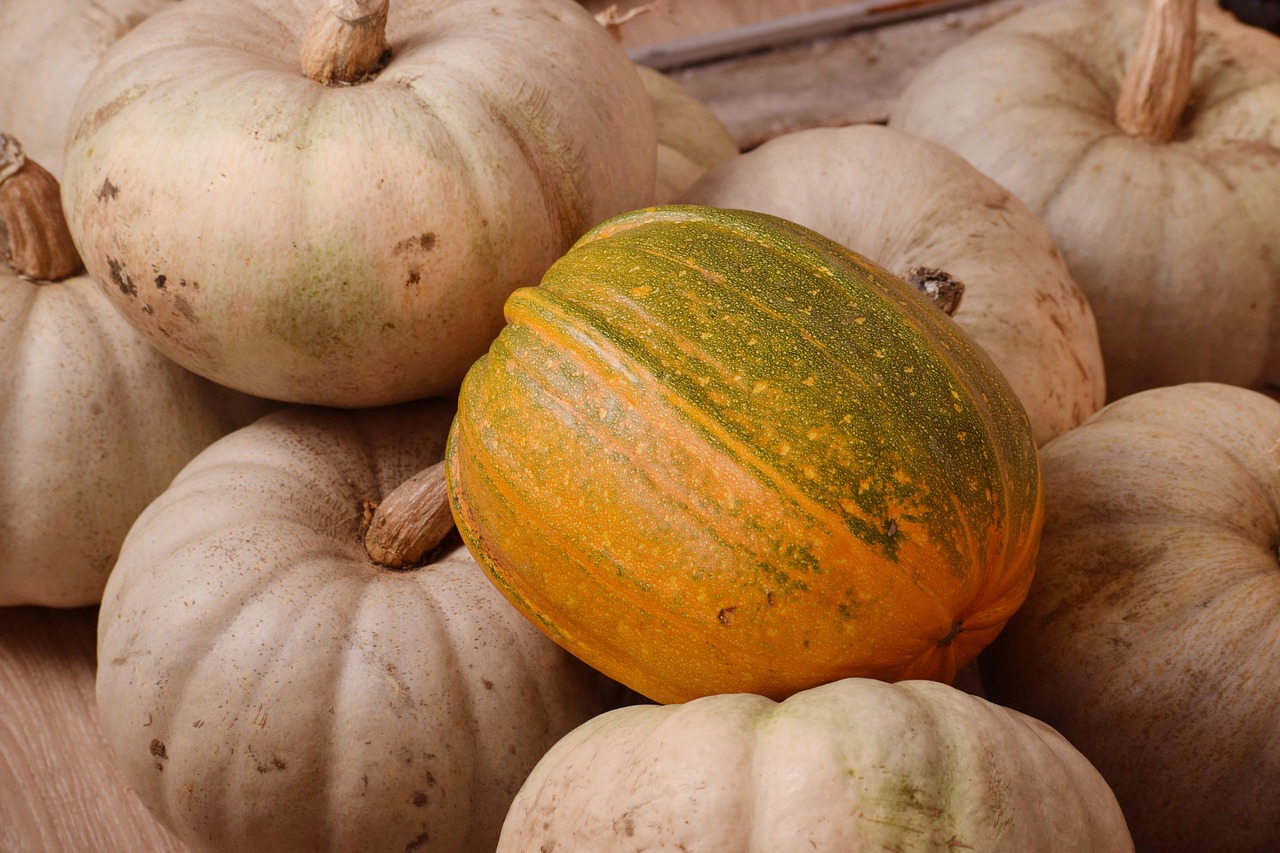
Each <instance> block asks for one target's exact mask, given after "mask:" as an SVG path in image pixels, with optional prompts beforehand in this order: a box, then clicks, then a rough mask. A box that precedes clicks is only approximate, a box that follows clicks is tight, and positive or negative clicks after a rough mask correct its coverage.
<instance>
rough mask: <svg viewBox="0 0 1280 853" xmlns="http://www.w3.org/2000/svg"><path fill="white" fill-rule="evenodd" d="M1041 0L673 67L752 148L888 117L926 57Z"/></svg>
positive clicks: (988, 0) (993, 4) (991, 1)
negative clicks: (815, 130)
mask: <svg viewBox="0 0 1280 853" xmlns="http://www.w3.org/2000/svg"><path fill="white" fill-rule="evenodd" d="M1042 2H1045V0H983V1H982V2H979V3H977V4H975V5H972V6H966V7H964V8H962V9H958V10H955V11H950V12H943V13H940V14H936V15H930V16H927V17H923V18H915V19H911V20H908V21H902V22H899V23H895V24H888V25H884V26H879V27H875V28H873V29H869V30H862V31H857V32H853V33H847V34H844V35H839V36H833V37H830V38H823V39H814V40H810V41H807V42H803V43H799V44H792V45H787V46H783V47H779V48H775V49H772V50H767V51H760V52H755V53H751V54H747V55H743V56H737V57H732V58H729V59H724V60H719V61H716V62H710V63H704V64H700V65H694V66H691V67H688V68H683V69H679V70H671V71H668V72H667V73H668V74H669V75H670V76H671V77H672V78H673V79H674V80H675V81H676V82H677V83H679V84H680V85H681V86H683V87H684V88H685V89H687V90H688V91H689V92H690V93H692V94H693V95H694V96H695V97H697V98H698V99H699V100H701V101H702V102H703V103H704V104H706V105H707V106H708V107H710V109H711V111H712V112H714V113H715V114H716V115H717V116H718V117H719V118H720V120H721V121H722V122H724V124H725V126H726V127H727V128H728V129H729V132H730V134H732V135H733V138H734V140H735V141H736V142H737V143H738V145H739V147H741V148H743V149H744V150H747V149H750V148H753V147H755V146H757V145H759V144H761V143H762V142H765V141H767V140H769V139H771V138H773V137H774V136H778V135H779V134H782V133H788V132H792V131H796V130H802V129H804V128H808V127H831V126H843V125H849V124H860V123H876V122H884V121H885V120H887V119H888V116H889V110H890V107H891V106H892V104H893V103H894V101H895V100H896V99H897V98H898V96H899V95H900V94H901V93H902V90H903V89H904V88H905V87H906V85H907V83H908V81H909V80H910V79H911V78H912V76H913V75H914V74H915V73H916V72H917V71H918V70H920V69H921V68H923V67H924V66H925V65H926V64H927V63H928V62H931V61H932V60H933V59H934V58H936V57H937V56H938V55H939V54H941V53H942V52H943V51H945V50H947V49H948V48H950V47H952V46H953V45H956V44H959V43H960V42H961V41H963V40H965V39H967V38H969V37H970V36H972V35H974V34H975V33H977V32H979V31H980V30H982V29H985V28H986V27H989V26H991V25H992V24H994V23H996V22H997V21H1000V20H1003V19H1004V18H1006V17H1008V16H1009V15H1011V14H1013V13H1014V12H1017V11H1020V10H1022V9H1024V8H1027V7H1029V6H1033V5H1036V4H1038V3H1042ZM625 26H627V25H624V27H623V29H624V31H625Z"/></svg>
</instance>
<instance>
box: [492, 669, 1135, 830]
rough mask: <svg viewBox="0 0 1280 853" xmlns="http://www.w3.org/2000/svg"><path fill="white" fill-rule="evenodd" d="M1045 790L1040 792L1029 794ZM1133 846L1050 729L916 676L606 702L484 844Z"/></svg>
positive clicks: (1117, 816) (1106, 795)
mask: <svg viewBox="0 0 1280 853" xmlns="http://www.w3.org/2000/svg"><path fill="white" fill-rule="evenodd" d="M1046 801H1047V802H1049V803H1051V805H1049V806H1046ZM553 849H554V850H557V851H563V853H575V851H580V852H581V853H586V852H587V851H598V850H609V851H617V853H623V851H641V850H682V851H688V853H712V851H723V850H738V851H743V853H754V851H780V850H810V849H812V850H951V849H972V850H987V851H1010V852H1011V853H1012V851H1017V853H1024V851H1035V850H1044V851H1065V850H1078V851H1081V853H1084V852H1085V851H1088V853H1102V851H1122V850H1130V851H1131V850H1133V842H1132V841H1131V840H1130V838H1129V833H1128V831H1127V830H1126V829H1125V824H1124V817H1123V816H1122V815H1121V813H1120V808H1119V806H1117V805H1116V800H1115V797H1114V796H1113V795H1112V793H1111V791H1110V789H1109V788H1108V787H1107V783H1106V782H1105V781H1103V779H1102V777H1101V776H1099V775H1098V772H1097V771H1096V770H1095V769H1094V768H1093V766H1092V765H1090V764H1089V762H1088V761H1087V760H1086V759H1085V758H1084V757H1083V756H1082V755H1080V753H1079V752H1077V751H1076V750H1075V749H1074V748H1072V746H1071V745H1070V744H1069V743H1067V741H1066V740H1065V739H1064V738H1063V737H1062V736H1061V735H1059V734H1058V733H1057V732H1055V731H1054V730H1053V729H1051V728H1050V727H1048V726H1046V725H1044V724H1043V723H1041V722H1039V721H1037V720H1034V719H1032V718H1030V717H1027V716H1024V715H1022V714H1020V713H1018V712H1017V711H1011V710H1009V709H1007V708H1001V707H999V706H998V705H993V704H991V703H989V702H986V701H984V700H982V699H979V698H977V697H975V696H970V695H968V694H967V693H963V692H961V691H959V690H955V689H954V688H951V687H947V686H946V685H943V684H938V683H937V682H932V681H906V682H902V683H900V684H885V683H883V682H880V681H874V680H870V679H858V678H851V679H846V680H843V681H838V682H834V683H832V684H826V685H823V686H821V687H815V688H813V689H811V690H806V691H804V692H801V693H797V694H795V695H794V696H792V697H791V698H789V699H787V700H786V701H784V702H782V703H775V702H772V701H770V700H768V699H766V698H764V697H762V696H753V695H750V694H736V695H720V696H707V697H704V698H701V699H695V700H693V701H691V702H688V703H686V704H683V705H666V706H659V705H648V706H635V707H629V708H620V709H617V710H615V711H611V712H609V713H607V714H604V715H602V716H600V717H596V718H595V719H593V720H590V721H588V722H586V723H584V724H582V725H581V726H579V727H578V728H576V729H574V730H573V731H572V732H570V733H569V734H568V735H566V736H565V737H564V738H563V739H562V740H561V741H560V742H559V743H557V744H556V745H555V746H554V747H552V748H551V750H550V751H549V752H548V753H547V754H546V755H545V756H544V757H543V759H542V760H541V761H540V762H538V765H537V767H535V768H534V770H533V772H532V773H531V774H530V775H529V778H528V780H527V781H526V782H525V784H524V786H523V787H522V788H521V789H520V793H519V794H518V795H517V796H516V800H515V802H514V803H513V804H512V807H511V811H510V813H509V814H508V815H507V820H506V823H505V824H504V826H503V829H502V838H501V840H500V842H499V844H498V850H499V851H500V853H502V851H511V853H523V851H527V850H553Z"/></svg>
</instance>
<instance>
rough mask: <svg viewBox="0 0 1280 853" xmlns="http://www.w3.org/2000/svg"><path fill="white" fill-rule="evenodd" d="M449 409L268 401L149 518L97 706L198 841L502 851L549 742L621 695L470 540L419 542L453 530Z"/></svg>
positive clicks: (107, 644)
mask: <svg viewBox="0 0 1280 853" xmlns="http://www.w3.org/2000/svg"><path fill="white" fill-rule="evenodd" d="M452 415H453V408H452V406H451V405H449V404H446V403H445V402H443V401H425V402H422V403H416V404H408V405H405V406H400V407H396V408H393V409H374V410H365V411H359V412H335V411H326V410H322V409H289V410H285V411H282V412H277V413H275V414H272V415H268V416H266V417H265V418H262V419H261V420H259V421H257V422H256V423H254V424H251V425H250V426H248V427H245V428H244V429H242V430H239V431H237V432H235V433H233V434H232V435H230V436H227V437H226V438H225V439H223V440H222V441H220V442H217V443H216V444H214V445H213V446H211V447H210V448H209V449H208V450H206V451H205V452H204V453H202V454H200V455H199V456H197V457H196V458H195V459H194V460H192V462H191V463H190V464H189V465H188V466H187V467H186V468H184V469H183V470H182V472H181V473H180V474H179V475H178V476H177V477H176V478H174V481H173V484H172V485H171V486H170V487H169V488H168V489H167V490H166V491H165V492H164V493H163V494H162V495H160V497H158V498H157V499H156V500H155V501H154V502H153V503H152V504H151V506H149V507H148V508H147V510H146V512H144V513H143V515H142V517H141V518H139V519H138V522H137V523H136V524H135V525H134V527H133V529H132V531H131V532H130V534H129V538H128V539H127V540H126V542H125V544H124V547H123V548H122V549H121V553H120V560H119V562H118V563H117V564H116V568H115V570H114V571H113V572H112V573H111V578H110V580H109V581H108V584H107V589H106V592H105V594H104V596H103V602H102V612H101V616H100V618H99V624H98V656H99V659H100V661H101V665H100V666H99V668H98V680H97V696H98V707H99V710H100V713H101V720H102V728H103V731H104V732H105V734H106V740H107V743H108V745H109V746H110V747H111V749H112V751H113V753H114V754H115V756H116V759H117V762H118V765H119V767H120V768H121V770H122V772H123V774H124V776H125V778H126V779H127V780H128V782H129V784H130V785H131V786H132V787H133V788H134V789H135V790H136V791H137V792H138V795H139V796H140V797H141V798H142V801H143V802H144V803H146V805H147V806H148V808H150V809H151V810H152V811H153V812H154V813H155V814H156V815H157V816H158V817H159V818H160V819H161V820H162V821H163V822H164V823H165V825H166V826H168V827H170V828H171V829H172V830H173V831H174V832H175V834H177V835H178V836H179V837H180V838H181V839H182V840H183V841H185V842H186V843H187V844H190V845H191V846H192V847H194V848H196V849H199V850H209V851H237V853H251V851H262V853H279V851H286V850H287V851H315V850H330V851H338V850H342V851H346V850H369V851H384V850H395V851H399V850H405V851H417V853H432V851H443V853H490V851H492V850H493V848H494V845H495V843H496V842H497V838H498V832H499V829H500V827H501V823H502V817H503V814H504V813H505V812H506V809H507V805H508V804H509V803H510V802H511V799H512V798H513V797H514V796H515V793H516V791H517V790H518V788H519V786H520V784H521V783H522V782H523V781H524V778H525V776H526V775H527V774H528V772H529V770H530V769H532V767H533V765H534V764H535V763H536V762H537V760H538V758H540V757H541V756H542V754H543V753H544V752H545V751H546V750H547V749H549V748H550V747H551V745H552V744H554V743H555V742H556V740H557V739H558V738H559V737H561V736H562V735H563V734H565V733H566V732H568V731H569V730H571V729H572V728H573V727H574V726H576V725H579V724H581V723H582V722H584V721H585V720H587V719H589V718H590V717H592V716H595V715H596V714H599V713H601V712H603V711H604V710H606V709H607V708H608V707H609V705H608V704H607V703H606V698H607V697H606V692H607V693H608V694H612V693H613V692H615V691H614V685H607V684H604V683H603V680H602V679H600V678H599V676H598V674H596V673H594V672H591V671H590V670H589V669H588V668H587V667H585V666H583V665H582V664H581V663H580V662H579V661H577V660H574V659H573V658H572V657H571V656H569V655H568V654H566V653H565V652H564V651H563V650H561V649H559V648H557V647H556V646H555V644H554V643H552V642H550V641H549V640H547V638H546V637H544V636H543V635H542V634H540V633H538V631H537V630H535V629H534V628H533V626H532V625H530V624H529V623H528V622H527V621H526V620H525V619H524V618H522V617H521V616H520V614H519V613H517V612H516V611H515V610H514V609H512V608H511V607H510V606H509V605H508V604H507V602H506V601H505V600H504V599H503V598H502V596H500V595H499V594H498V593H497V591H496V590H495V589H494V588H493V586H492V585H491V584H489V583H488V581H486V580H485V578H484V575H483V574H482V573H481V572H480V570H479V569H477V568H476V565H475V562H474V561H473V560H472V559H471V558H470V555H468V554H467V551H466V549H465V548H463V547H462V545H461V543H459V542H458V541H457V539H456V537H455V538H453V539H452V540H450V541H449V542H447V543H445V544H442V545H441V546H440V547H439V548H437V549H435V550H428V552H427V554H426V555H425V559H421V557H423V556H424V555H422V554H417V555H415V554H413V553H412V552H411V551H410V550H408V549H407V548H406V547H405V546H406V544H412V543H411V542H410V541H409V540H411V539H413V540H416V538H417V537H416V536H406V535H404V534H414V533H415V532H416V528H417V526H418V522H420V521H422V520H424V519H426V520H430V519H435V518H442V519H443V520H444V525H445V526H444V527H443V528H433V526H432V525H428V529H427V532H431V530H432V529H434V533H435V537H434V538H435V539H436V540H438V539H439V538H440V536H442V535H443V534H444V533H445V532H446V531H451V530H452V527H453V525H452V522H451V519H450V517H449V508H448V502H447V500H446V499H445V490H444V472H443V470H442V466H441V465H440V458H441V455H442V454H443V451H444V442H445V433H446V431H447V430H448V427H449V423H450V420H451V418H452ZM414 472H420V473H419V475H416V476H415V475H414ZM424 473H425V475H426V476H425V477H424V476H423V474H424ZM420 485H421V486H424V487H425V490H424V491H423V492H422V494H423V495H424V496H425V497H426V498H429V500H426V501H421V502H419V501H416V500H414V499H413V497H414V496H415V495H417V494H418V487H419V486H420ZM406 490H407V491H408V494H409V496H410V499H409V500H407V501H401V497H402V496H403V495H405V493H406ZM417 503H422V504H423V507H424V509H426V510H427V511H425V512H421V513H419V512H416V511H415V512H409V513H405V514H403V515H401V514H398V513H393V512H391V511H390V510H388V509H387V508H388V507H397V506H399V507H404V506H408V507H410V508H416V507H415V505H416V504H417ZM374 504H376V505H377V508H376V509H373V505H374ZM388 518H394V519H396V520H397V521H396V523H394V524H392V523H390V522H388V523H386V524H384V523H382V522H383V521H386V520H387V519H388ZM366 522H367V523H366ZM400 522H404V523H403V524H401V523H400ZM388 530H390V531H392V532H393V533H395V535H394V536H393V537H391V538H390V539H389V540H388V539H384V538H382V537H381V536H379V535H377V533H376V532H377V531H388ZM379 543H382V544H386V545H389V546H391V547H390V548H378V547H372V546H373V545H375V544H379ZM431 544H434V543H428V548H430V545H431ZM375 555H376V556H375ZM391 557H394V558H395V559H390V558H391ZM401 557H408V558H409V559H408V560H407V561H406V560H402V559H400V558H401Z"/></svg>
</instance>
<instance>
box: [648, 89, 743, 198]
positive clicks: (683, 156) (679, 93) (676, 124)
mask: <svg viewBox="0 0 1280 853" xmlns="http://www.w3.org/2000/svg"><path fill="white" fill-rule="evenodd" d="M636 72H637V73H638V74H639V75H640V80H641V81H642V82H643V83H644V88H645V91H646V92H648V93H649V100H650V102H651V103H652V104H653V116H654V120H655V121H656V123H657V133H658V177H657V184H656V186H655V190H654V197H653V203H654V204H670V203H671V202H673V201H675V200H676V199H678V198H679V197H680V194H681V193H683V192H684V191H685V190H687V189H688V188H689V187H690V185H692V184H693V182H694V181H696V180H698V178H700V177H702V175H703V173H704V172H706V171H707V170H708V169H710V168H711V167H713V166H716V165H718V164H720V163H723V162H724V161H725V160H728V159H730V158H732V157H734V156H735V155H736V154H738V143H736V142H734V141H733V136H731V135H730V133H729V129H728V128H727V127H725V126H724V123H723V122H721V121H720V119H719V117H718V116H716V114H715V113H713V112H712V111H711V110H710V109H709V108H708V107H707V106H706V104H704V103H702V101H700V100H698V99H697V98H696V97H694V95H693V94H691V93H690V92H689V91H688V90H687V89H685V88H684V87H683V86H681V85H680V84H679V83H677V82H676V81H675V80H673V79H672V78H670V77H668V76H667V75H666V74H663V73H662V72H661V71H657V70H655V69H653V68H650V67H648V66H647V65H637V66H636Z"/></svg>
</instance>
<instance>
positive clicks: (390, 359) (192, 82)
mask: <svg viewBox="0 0 1280 853" xmlns="http://www.w3.org/2000/svg"><path fill="white" fill-rule="evenodd" d="M311 11H312V4H311V3H309V2H307V3H304V2H302V0H184V2H182V3H180V4H178V5H176V6H175V7H173V8H172V9H169V10H167V11H166V12H165V13H161V14H157V15H154V16H152V17H151V18H150V19H148V20H147V21H146V22H145V23H144V24H143V25H141V26H139V27H138V28H137V29H135V30H134V31H133V32H131V33H129V34H128V35H127V36H126V37H124V38H122V39H121V40H120V41H119V42H117V43H116V45H115V46H114V47H113V48H112V49H111V50H110V51H109V52H108V54H107V56H106V57H104V59H103V61H102V63H101V64H100V65H99V66H98V68H97V69H96V70H95V72H94V73H93V75H92V76H91V77H90V78H89V80H88V82H87V83H86V84H85V89H84V92H83V95H82V97H81V99H80V101H79V102H78V105H77V110H76V115H75V117H74V118H73V128H74V129H73V131H72V136H71V140H70V142H69V145H68V150H67V164H66V167H65V172H66V174H65V176H64V181H63V196H64V202H65V203H66V207H67V213H68V219H69V223H70V226H71V231H72V234H73V235H74V236H75V239H76V243H77V245H79V247H80V249H81V252H82V254H83V256H84V259H85V264H86V266H87V268H88V270H89V271H90V273H91V274H93V275H94V276H95V277H97V278H98V279H99V280H100V281H101V282H103V285H104V287H105V288H106V289H107V291H108V292H109V293H110V294H111V297H112V300H113V302H114V304H115V305H116V306H117V308H119V309H120V311H121V312H122V313H123V314H124V315H125V316H126V317H128V318H129V319H130V321H131V322H132V323H134V324H135V325H136V326H137V327H138V328H139V329H141V330H142V332H143V333H144V334H145V335H146V336H147V337H148V338H149V339H150V340H151V341H153V342H154V343H155V345H156V346H157V347H159V348H160V349H161V350H162V351H163V352H165V353H166V354H167V355H169V356H170V357H171V358H173V359H174V360H175V361H177V362H179V363H180V364H183V365H184V366H186V367H188V368H189V369H191V370H193V371H195V372H196V373H199V374H201V375H203V376H206V377H209V378H211V379H214V380H215V381H218V382H221V383H223V384H225V385H229V386H231V387H234V388H237V389H240V390H242V391H248V392H251V393H254V394H258V395H260V396H263V397H267V398H271V399H279V400H286V401H294V402H307V403H320V404H324V405H330V406H374V405H379V404H384V403H393V402H398V401H404V400H411V399H418V398H422V397H426V396H431V395H436V394H444V393H453V392H454V391H455V390H456V388H457V386H458V383H459V382H460V380H461V378H462V375H463V373H464V372H465V371H466V368H467V367H468V366H469V365H470V364H471V362H472V361H474V360H475V358H476V357H477V356H479V355H480V354H481V353H483V352H484V349H485V347H487V346H488V344H489V342H490V340H491V339H492V338H493V337H494V336H495V335H496V334H497V333H498V331H499V330H500V329H501V327H502V312H501V308H502V302H503V300H504V299H505V298H506V296H507V295H508V294H509V293H510V292H511V291H512V290H514V289H515V288H516V287H518V286H521V285H526V284H535V283H537V281H538V279H539V277H540V276H541V275H542V273H543V272H545V270H546V269H547V267H549V266H550V265H551V263H552V262H553V261H554V260H555V259H556V258H557V257H559V255H560V254H561V253H563V252H564V250H565V249H567V248H568V246H569V245H570V244H571V243H572V242H573V240H574V239H576V238H577V237H578V236H580V235H581V234H582V233H583V232H584V231H585V230H586V229H587V228H588V227H589V226H591V225H594V224H595V223H597V222H599V221H601V220H602V219H604V218H606V217H608V216H610V215H612V214H615V213H618V212H621V211H623V210H629V209H631V208H633V207H638V206H640V205H643V204H646V203H648V202H649V200H650V198H651V196H652V193H653V186H654V169H655V154H654V152H655V150H656V142H655V135H654V129H653V115H652V108H651V107H650V105H649V100H648V97H647V96H646V94H645V91H644V86H643V85H642V84H641V82H640V80H639V77H638V76H637V75H636V73H635V71H634V69H633V66H632V64H631V62H630V61H629V60H628V59H627V57H626V54H625V53H623V51H622V49H621V48H620V47H618V45H616V44H615V43H614V42H613V40H612V39H611V38H610V37H609V35H608V34H607V33H606V32H605V31H604V29H603V28H601V27H600V26H599V25H598V24H596V22H595V21H594V20H593V19H592V18H591V16H590V15H588V14H587V13H586V12H585V11H584V10H583V9H581V8H580V7H579V6H577V4H575V3H573V2H571V0H511V2H504V3H500V4H498V3H491V2H488V0H396V3H395V4H394V5H393V6H392V8H390V10H388V8H387V2H386V0H360V2H347V0H327V2H326V4H324V5H322V6H321V8H320V9H319V10H316V16H315V19H314V20H315V23H314V25H309V24H308V18H309V17H310V12H311ZM304 70H305V72H306V73H303V72H304Z"/></svg>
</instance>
